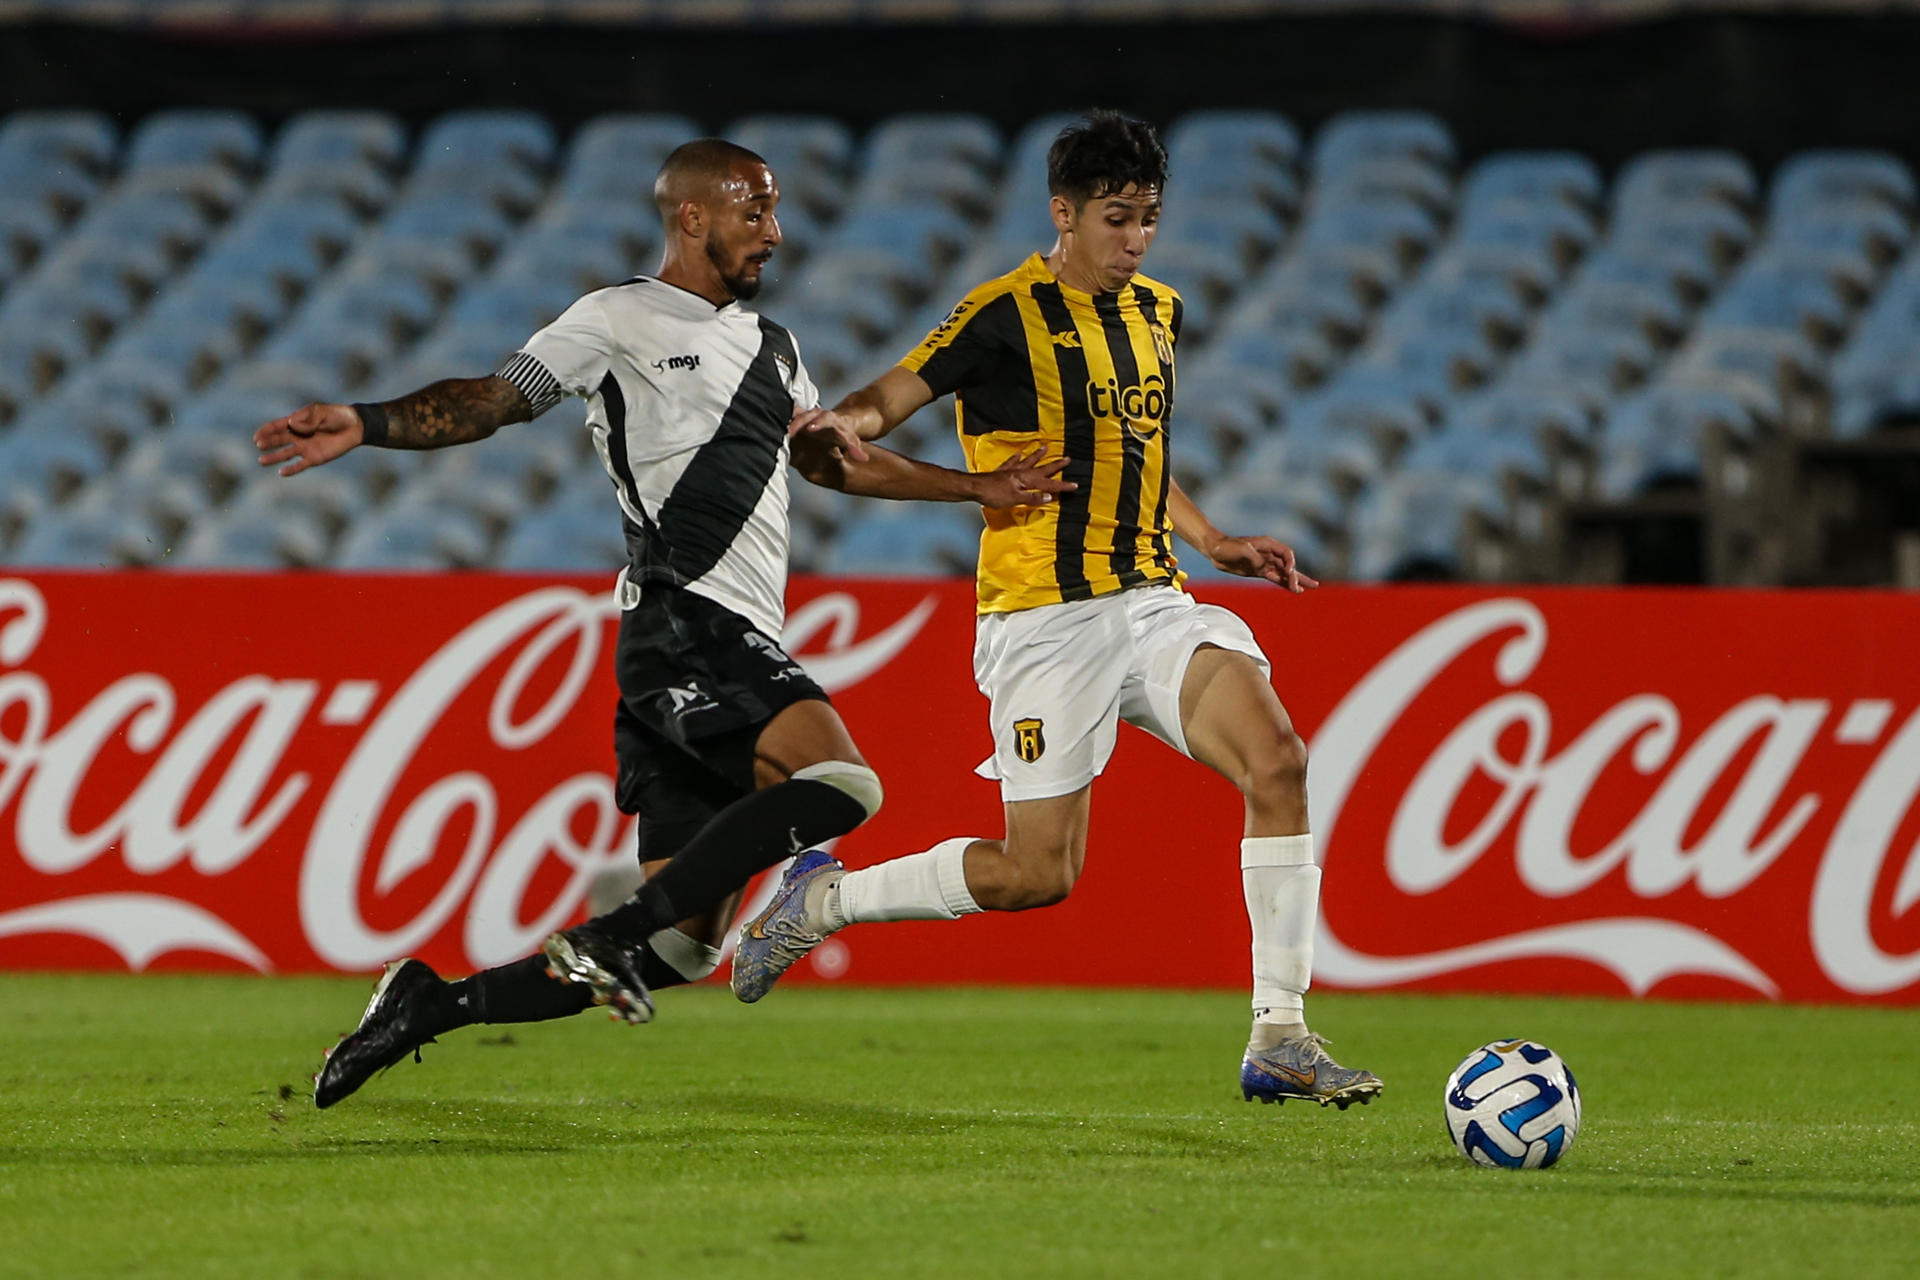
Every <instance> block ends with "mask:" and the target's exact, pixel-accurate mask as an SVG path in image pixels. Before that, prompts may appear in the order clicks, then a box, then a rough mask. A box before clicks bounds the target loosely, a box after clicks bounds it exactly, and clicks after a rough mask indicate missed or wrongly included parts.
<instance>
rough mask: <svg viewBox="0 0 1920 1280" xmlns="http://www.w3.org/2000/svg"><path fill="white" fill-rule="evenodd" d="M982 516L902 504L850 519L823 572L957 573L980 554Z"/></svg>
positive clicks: (966, 508)
mask: <svg viewBox="0 0 1920 1280" xmlns="http://www.w3.org/2000/svg"><path fill="white" fill-rule="evenodd" d="M981 527H982V525H981V518H980V513H979V509H978V508H977V507H974V506H972V505H971V504H966V505H962V504H957V503H956V504H940V505H917V504H908V503H901V504H897V509H895V510H891V511H888V512H886V513H885V514H883V515H879V516H860V517H856V518H855V519H853V520H852V521H850V522H849V523H848V524H847V525H846V526H845V527H844V528H842V529H841V531H840V533H839V536H838V537H837V538H835V540H834V543H833V546H832V548H831V549H830V550H829V551H828V552H827V554H826V556H825V557H824V563H823V567H824V568H825V569H826V571H827V572H830V573H837V574H846V575H849V576H852V577H872V576H876V575H880V576H903V577H921V576H926V575H943V574H959V573H967V572H970V571H971V570H972V569H973V567H974V564H975V562H976V560H977V558H978V555H979V545H980V530H981Z"/></svg>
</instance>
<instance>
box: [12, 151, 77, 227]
mask: <svg viewBox="0 0 1920 1280" xmlns="http://www.w3.org/2000/svg"><path fill="white" fill-rule="evenodd" d="M0 191H5V192H6V193H7V194H8V196H9V197H10V198H12V199H15V200H23V201H26V202H28V203H31V204H34V205H37V206H39V207H40V208H42V209H45V210H46V211H47V212H49V213H51V214H53V216H54V217H56V218H58V219H60V220H61V221H63V222H64V221H66V220H67V219H69V218H72V217H73V216H74V215H75V214H77V213H79V212H80V210H82V209H84V208H85V207H86V206H87V205H88V204H89V203H90V202H91V201H92V200H93V198H94V197H95V196H97V195H99V194H100V180H99V179H98V178H95V177H93V176H92V175H91V174H89V173H87V172H86V170H84V169H78V168H67V167H65V166H60V165H56V164H55V163H54V162H52V161H49V160H45V159H42V158H41V157H39V156H36V155H29V154H14V155H5V154H0Z"/></svg>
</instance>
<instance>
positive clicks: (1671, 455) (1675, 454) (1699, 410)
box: [1596, 387, 1756, 501]
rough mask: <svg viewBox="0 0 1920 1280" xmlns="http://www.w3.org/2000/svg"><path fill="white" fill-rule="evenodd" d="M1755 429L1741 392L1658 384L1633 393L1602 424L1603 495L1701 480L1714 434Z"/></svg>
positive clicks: (1620, 496)
mask: <svg viewBox="0 0 1920 1280" xmlns="http://www.w3.org/2000/svg"><path fill="white" fill-rule="evenodd" d="M1755 429H1756V428H1755V424H1754V422H1753V420H1752V418H1751V416H1750V415H1749V414H1748V412H1747V411H1746V408H1745V406H1743V405H1742V404H1741V403H1740V401H1739V400H1738V399H1737V398H1736V397H1733V396H1730V395H1726V394H1724V393H1722V392H1717V391H1714V390H1711V389H1701V388H1687V387H1656V388H1652V389H1650V390H1648V391H1645V392H1643V393H1641V394H1639V395H1634V396H1629V397H1627V398H1626V399H1623V400H1622V401H1621V402H1620V403H1619V404H1617V405H1615V406H1614V408H1613V410H1612V411H1611V412H1610V413H1608V415H1607V420H1606V423H1605V424H1604V426H1603V427H1602V429H1601V433H1600V444H1601V464H1600V470H1599V474H1598V476H1597V477H1596V491H1597V493H1598V496H1600V497H1602V498H1605V499H1609V500H1613V501H1620V500H1624V499H1627V498H1632V497H1636V496H1638V495H1640V494H1642V493H1646V492H1648V491H1650V490H1653V489H1657V488H1662V487H1669V486H1685V487H1694V486H1698V485H1700V484H1701V483H1703V482H1704V479H1705V476H1704V454H1705V450H1704V448H1703V446H1704V445H1705V444H1706V443H1707V442H1708V437H1709V436H1710V435H1712V434H1714V433H1722V434H1733V435H1742V436H1750V435H1752V433H1753V432H1754V430H1755Z"/></svg>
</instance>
